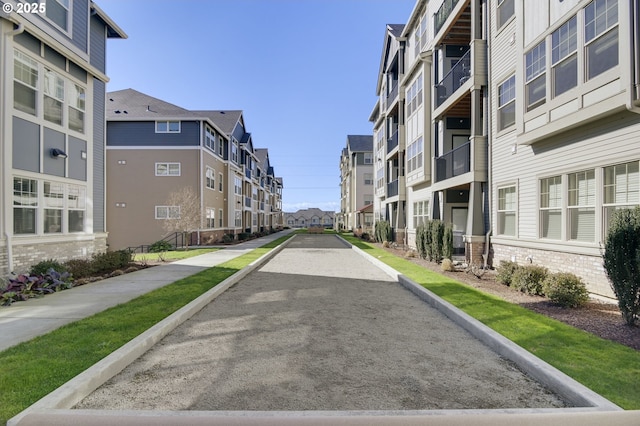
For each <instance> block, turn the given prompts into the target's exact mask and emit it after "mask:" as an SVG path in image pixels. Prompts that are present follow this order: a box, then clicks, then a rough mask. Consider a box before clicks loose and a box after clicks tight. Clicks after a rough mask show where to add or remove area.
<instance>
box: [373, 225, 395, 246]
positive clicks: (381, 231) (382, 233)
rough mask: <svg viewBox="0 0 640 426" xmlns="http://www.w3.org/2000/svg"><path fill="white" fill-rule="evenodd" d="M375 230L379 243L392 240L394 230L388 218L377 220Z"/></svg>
mask: <svg viewBox="0 0 640 426" xmlns="http://www.w3.org/2000/svg"><path fill="white" fill-rule="evenodd" d="M374 232H375V234H376V240H377V241H378V242H379V243H384V242H385V241H391V240H392V237H393V232H392V229H391V224H390V223H389V222H387V221H386V220H379V221H377V222H376V225H375V230H374Z"/></svg>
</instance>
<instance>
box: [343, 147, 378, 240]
mask: <svg viewBox="0 0 640 426" xmlns="http://www.w3.org/2000/svg"><path fill="white" fill-rule="evenodd" d="M381 161H382V160H381ZM373 191H374V189H373V136H371V135H348V136H347V144H346V146H345V147H344V148H343V149H342V155H341V156H340V213H339V214H338V217H337V219H338V221H337V229H339V230H355V229H357V227H358V225H359V224H358V217H359V213H358V212H359V211H360V210H361V209H363V208H364V207H366V206H368V205H370V204H373Z"/></svg>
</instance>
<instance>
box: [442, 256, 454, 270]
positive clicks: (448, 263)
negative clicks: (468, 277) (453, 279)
mask: <svg viewBox="0 0 640 426" xmlns="http://www.w3.org/2000/svg"><path fill="white" fill-rule="evenodd" d="M440 268H441V269H442V270H443V271H447V272H452V271H453V261H452V260H451V259H448V258H444V259H442V263H441V264H440Z"/></svg>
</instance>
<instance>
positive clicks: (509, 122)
mask: <svg viewBox="0 0 640 426" xmlns="http://www.w3.org/2000/svg"><path fill="white" fill-rule="evenodd" d="M515 122H516V76H515V75H512V76H511V77H509V78H508V79H506V80H505V81H504V82H503V83H502V84H500V86H498V130H504V129H506V128H507V127H509V126H513V125H514V124H515Z"/></svg>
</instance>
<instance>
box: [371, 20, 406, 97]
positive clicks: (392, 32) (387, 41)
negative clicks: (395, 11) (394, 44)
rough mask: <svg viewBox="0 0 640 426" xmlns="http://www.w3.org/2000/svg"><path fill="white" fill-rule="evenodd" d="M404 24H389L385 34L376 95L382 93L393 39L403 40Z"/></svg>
mask: <svg viewBox="0 0 640 426" xmlns="http://www.w3.org/2000/svg"><path fill="white" fill-rule="evenodd" d="M403 29H404V24H387V27H386V28H385V32H384V41H383V48H382V57H381V58H380V69H379V70H378V84H377V86H376V94H379V93H380V90H381V88H382V76H383V75H384V72H385V70H386V68H387V60H388V59H389V58H388V55H389V49H390V48H391V39H392V38H401V37H400V36H401V35H402V30H403Z"/></svg>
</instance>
